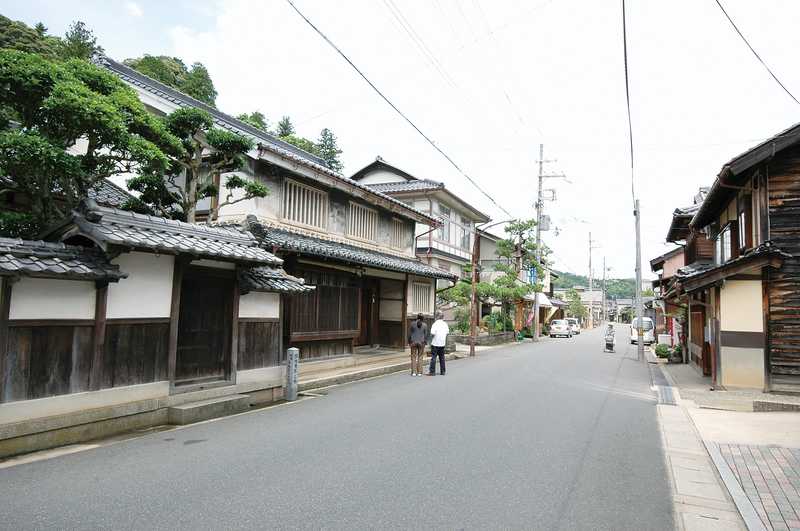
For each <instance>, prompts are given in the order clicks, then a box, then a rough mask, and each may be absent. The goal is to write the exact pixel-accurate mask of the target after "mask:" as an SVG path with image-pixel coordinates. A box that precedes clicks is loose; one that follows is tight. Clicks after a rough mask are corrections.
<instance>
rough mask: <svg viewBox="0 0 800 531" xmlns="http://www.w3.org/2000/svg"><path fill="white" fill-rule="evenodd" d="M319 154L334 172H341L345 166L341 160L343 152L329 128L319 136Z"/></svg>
mask: <svg viewBox="0 0 800 531" xmlns="http://www.w3.org/2000/svg"><path fill="white" fill-rule="evenodd" d="M317 153H318V154H319V156H320V157H321V158H322V159H323V160H324V161H325V165H326V166H327V167H328V168H330V169H332V170H333V171H338V172H341V171H342V168H343V167H344V165H343V164H342V161H341V160H340V158H339V155H341V154H342V150H341V149H339V146H338V145H337V143H336V135H334V134H333V131H331V130H330V129H328V128H327V127H326V128H325V129H323V130H322V131H321V132H320V134H319V140H318V141H317Z"/></svg>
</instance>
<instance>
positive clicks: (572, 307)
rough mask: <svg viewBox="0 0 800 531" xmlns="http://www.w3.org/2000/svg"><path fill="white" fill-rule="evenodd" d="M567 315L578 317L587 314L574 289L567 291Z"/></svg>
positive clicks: (583, 316)
mask: <svg viewBox="0 0 800 531" xmlns="http://www.w3.org/2000/svg"><path fill="white" fill-rule="evenodd" d="M567 315H568V316H569V317H578V318H580V319H583V318H585V317H586V316H587V315H589V312H588V311H587V309H586V306H584V305H583V302H582V301H581V296H580V294H579V293H578V292H577V291H575V290H574V289H570V290H569V291H567Z"/></svg>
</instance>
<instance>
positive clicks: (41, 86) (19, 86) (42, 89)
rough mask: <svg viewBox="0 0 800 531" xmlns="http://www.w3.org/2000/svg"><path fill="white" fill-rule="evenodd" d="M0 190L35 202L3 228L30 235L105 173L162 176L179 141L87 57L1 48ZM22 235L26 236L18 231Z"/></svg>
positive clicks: (179, 147) (7, 220)
mask: <svg viewBox="0 0 800 531" xmlns="http://www.w3.org/2000/svg"><path fill="white" fill-rule="evenodd" d="M0 116H2V121H0V175H3V176H7V177H8V178H9V180H8V181H7V182H6V183H4V185H3V187H2V189H1V190H0V193H3V194H5V193H15V194H20V195H22V196H24V197H26V198H27V199H28V201H29V202H30V210H29V212H28V213H27V214H26V216H27V220H20V219H19V215H18V214H13V215H12V214H9V213H4V216H5V221H4V222H3V225H4V226H8V224H9V223H11V222H12V221H13V219H12V218H17V219H16V224H15V226H18V227H21V226H26V227H27V230H24V231H21V232H24V233H25V235H33V234H34V233H35V232H37V230H38V229H39V228H41V227H43V226H45V225H47V224H49V223H52V222H53V221H55V220H56V219H58V218H60V217H62V216H64V215H65V214H66V213H67V212H68V211H69V209H71V208H72V207H74V206H75V205H76V204H77V202H78V201H79V200H80V199H82V198H83V197H85V196H86V194H87V191H88V190H89V188H91V187H92V186H94V185H95V184H96V183H97V182H99V181H100V180H101V179H104V178H107V177H110V176H112V175H116V174H119V173H128V172H133V171H135V172H137V173H141V174H143V175H161V174H163V173H164V172H165V171H166V170H167V169H168V168H169V166H170V159H169V157H168V155H174V154H178V153H181V152H182V151H183V146H182V145H181V144H180V142H179V140H178V139H177V138H176V137H175V136H174V135H172V134H171V133H170V132H169V131H168V130H167V129H166V128H165V127H164V124H163V123H162V122H161V121H160V120H159V119H158V118H155V117H154V116H152V115H151V114H150V113H148V112H147V110H146V109H145V108H144V106H143V105H142V104H141V103H140V102H139V100H138V98H137V96H136V93H135V92H134V91H133V89H131V88H129V87H128V86H127V85H125V84H124V83H123V82H122V81H120V80H119V79H118V78H117V77H116V76H114V75H113V74H111V73H109V72H106V71H105V70H103V69H101V68H98V67H96V66H94V65H92V64H90V63H87V62H86V61H81V60H77V59H72V60H69V61H65V62H56V61H53V60H50V59H47V58H45V57H43V56H41V55H35V54H30V53H25V52H20V51H17V50H0ZM17 235H22V234H17Z"/></svg>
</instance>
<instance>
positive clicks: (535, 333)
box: [533, 144, 544, 341]
mask: <svg viewBox="0 0 800 531" xmlns="http://www.w3.org/2000/svg"><path fill="white" fill-rule="evenodd" d="M543 164H544V144H539V193H538V195H537V197H536V266H535V267H538V266H539V265H540V264H541V263H542V206H543V203H542V181H544V174H543V173H542V165H543ZM533 340H534V341H539V294H538V293H536V292H534V293H533Z"/></svg>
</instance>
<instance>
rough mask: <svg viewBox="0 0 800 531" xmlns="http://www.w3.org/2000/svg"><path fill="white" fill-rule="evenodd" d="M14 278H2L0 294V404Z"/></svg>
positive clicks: (2, 391) (2, 392)
mask: <svg viewBox="0 0 800 531" xmlns="http://www.w3.org/2000/svg"><path fill="white" fill-rule="evenodd" d="M14 280H16V279H14V278H9V277H3V280H2V290H3V291H2V294H0V402H2V401H3V396H5V394H6V393H5V386H6V385H7V384H10V383H11V382H6V381H5V374H6V372H7V371H6V358H7V357H8V316H9V313H10V312H11V289H12V283H13V281H14Z"/></svg>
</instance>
